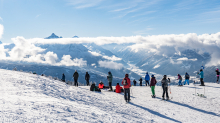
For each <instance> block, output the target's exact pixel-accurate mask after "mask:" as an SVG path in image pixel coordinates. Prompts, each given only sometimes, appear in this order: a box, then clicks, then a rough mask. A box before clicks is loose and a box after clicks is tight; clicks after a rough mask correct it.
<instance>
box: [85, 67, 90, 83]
mask: <svg viewBox="0 0 220 123" xmlns="http://www.w3.org/2000/svg"><path fill="white" fill-rule="evenodd" d="M89 79H90V75H89V73H88V72H87V71H86V75H85V80H86V84H87V86H89Z"/></svg>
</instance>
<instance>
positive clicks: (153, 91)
mask: <svg viewBox="0 0 220 123" xmlns="http://www.w3.org/2000/svg"><path fill="white" fill-rule="evenodd" d="M156 84H157V80H156V78H155V77H154V75H152V76H151V80H150V87H151V91H152V94H153V95H152V98H155V97H156V95H155V85H156Z"/></svg>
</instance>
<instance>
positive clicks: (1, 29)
mask: <svg viewBox="0 0 220 123" xmlns="http://www.w3.org/2000/svg"><path fill="white" fill-rule="evenodd" d="M0 20H1V18H0ZM3 32H4V26H3V25H1V24H0V39H1V38H2V35H3Z"/></svg>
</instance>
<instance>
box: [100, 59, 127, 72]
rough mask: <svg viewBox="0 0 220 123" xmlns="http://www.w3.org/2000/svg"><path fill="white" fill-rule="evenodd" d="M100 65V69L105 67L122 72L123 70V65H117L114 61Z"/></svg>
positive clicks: (101, 62) (102, 62) (103, 62)
mask: <svg viewBox="0 0 220 123" xmlns="http://www.w3.org/2000/svg"><path fill="white" fill-rule="evenodd" d="M98 63H99V66H100V67H104V68H109V69H116V70H120V69H121V68H123V64H121V63H116V62H113V61H99V62H98Z"/></svg>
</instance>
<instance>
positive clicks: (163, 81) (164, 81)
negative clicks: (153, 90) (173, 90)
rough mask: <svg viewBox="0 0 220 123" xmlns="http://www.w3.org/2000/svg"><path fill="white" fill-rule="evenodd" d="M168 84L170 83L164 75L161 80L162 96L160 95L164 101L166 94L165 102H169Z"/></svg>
mask: <svg viewBox="0 0 220 123" xmlns="http://www.w3.org/2000/svg"><path fill="white" fill-rule="evenodd" d="M168 83H170V78H168V79H167V75H164V76H163V79H162V80H161V84H162V88H163V95H162V97H163V100H164V96H165V93H166V97H167V100H169V95H168Z"/></svg>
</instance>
